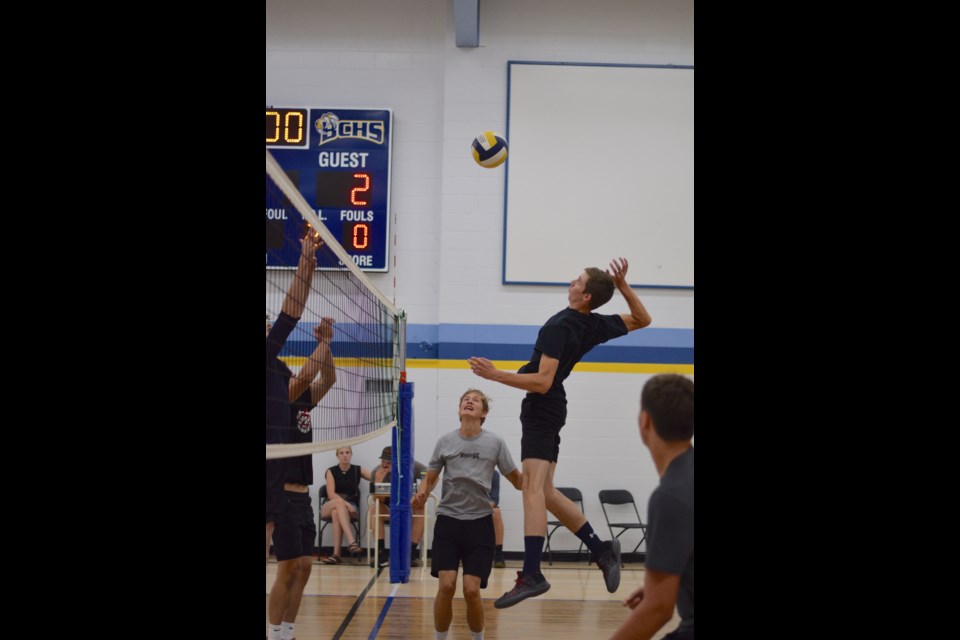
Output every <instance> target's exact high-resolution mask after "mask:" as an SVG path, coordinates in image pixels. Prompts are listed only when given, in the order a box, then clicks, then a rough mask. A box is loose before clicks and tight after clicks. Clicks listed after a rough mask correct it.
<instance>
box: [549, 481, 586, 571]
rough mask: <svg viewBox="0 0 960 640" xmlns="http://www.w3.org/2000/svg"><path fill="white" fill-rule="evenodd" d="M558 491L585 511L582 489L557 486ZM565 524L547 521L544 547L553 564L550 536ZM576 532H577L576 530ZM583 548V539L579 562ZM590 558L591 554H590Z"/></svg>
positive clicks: (581, 510) (578, 554)
mask: <svg viewBox="0 0 960 640" xmlns="http://www.w3.org/2000/svg"><path fill="white" fill-rule="evenodd" d="M557 491H559V492H560V493H562V494H563V495H565V496H567V498H568V499H570V500H572V501H573V502H579V503H580V512H581V513H582V512H583V494H582V493H580V489H574V488H573V487H557ZM562 526H563V523H562V522H560V521H559V520H551V521H550V522H548V523H547V527H548V528H549V531H548V532H547V542H546V547H544V553H546V554H547V562H548V563H549V564H551V565H552V564H553V549H551V548H550V538H551V537H553V534H554V532H556V530H557V529H559V528H560V527H562ZM574 533H576V532H574ZM582 549H583V541H581V542H580V546H579V547H578V548H577V562H580V551H581V550H582ZM588 559H589V556H588Z"/></svg>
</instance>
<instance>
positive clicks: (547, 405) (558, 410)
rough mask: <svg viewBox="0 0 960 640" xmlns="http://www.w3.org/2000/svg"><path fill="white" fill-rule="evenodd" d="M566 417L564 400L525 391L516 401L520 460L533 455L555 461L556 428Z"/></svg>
mask: <svg viewBox="0 0 960 640" xmlns="http://www.w3.org/2000/svg"><path fill="white" fill-rule="evenodd" d="M566 421H567V401H566V400H562V401H557V400H553V399H547V398H546V397H544V396H542V395H539V394H537V395H527V396H526V397H524V399H523V401H522V402H521V403H520V425H521V426H522V427H523V429H522V432H521V433H522V435H521V436H520V460H521V462H522V461H523V460H526V459H527V458H536V459H537V460H546V461H547V462H556V461H557V457H558V456H559V455H560V429H562V428H563V425H564V424H565V423H566Z"/></svg>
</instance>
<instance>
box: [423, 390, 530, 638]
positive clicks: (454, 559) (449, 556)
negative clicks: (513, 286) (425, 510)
mask: <svg viewBox="0 0 960 640" xmlns="http://www.w3.org/2000/svg"><path fill="white" fill-rule="evenodd" d="M489 410H490V402H489V400H488V399H487V397H486V396H485V395H484V394H483V392H481V391H478V390H477V389H469V390H467V391H466V392H465V393H464V394H463V395H462V396H461V397H460V408H459V411H458V414H459V416H460V428H459V429H458V430H456V431H453V432H451V433H448V434H446V435H443V436H441V437H440V439H439V440H438V441H437V446H436V447H435V448H434V450H433V455H432V456H431V457H430V462H429V464H427V475H426V478H424V480H423V482H421V483H420V489H419V490H418V491H417V493H416V494H415V495H414V496H413V499H412V500H411V503H412V504H413V506H414V507H418V506H423V505H424V504H425V503H426V500H427V494H429V493H430V490H431V489H433V487H434V485H436V483H437V479H438V478H439V477H440V472H441V471H443V497H442V498H441V499H440V504H439V505H438V506H437V522H436V524H435V526H434V533H433V565H432V567H431V569H430V575H432V576H433V577H435V578H439V580H440V584H439V588H438V589H437V597H436V600H435V602H434V607H433V625H434V629H435V636H436V640H446V637H447V632H448V630H449V629H450V623H451V621H452V620H453V595H454V593H455V592H456V589H457V571H458V570H459V568H460V563H461V561H462V562H463V597H464V600H466V604H467V626H469V627H470V631H471V633H472V636H473V640H482V639H483V602H482V600H481V598H480V590H481V589H483V588H485V587H486V586H487V578H488V577H489V576H490V570H491V565H492V564H493V554H494V548H495V546H496V539H495V537H494V530H493V510H492V509H491V507H490V487H491V485H492V483H493V472H494V469H495V468H499V469H500V473H501V475H503V477H504V478H506V479H507V480H509V481H510V483H511V484H513V486H514V487H516V489H517V490H520V486H521V481H522V479H523V474H522V472H521V471H520V469H518V468H517V465H516V463H514V461H513V457H512V456H511V455H510V450H509V449H507V445H506V443H504V441H503V439H502V438H501V437H500V436H498V435H497V434H495V433H492V432H490V431H484V430H483V429H482V428H481V425H482V424H483V422H484V421H485V420H486V416H487V412H489Z"/></svg>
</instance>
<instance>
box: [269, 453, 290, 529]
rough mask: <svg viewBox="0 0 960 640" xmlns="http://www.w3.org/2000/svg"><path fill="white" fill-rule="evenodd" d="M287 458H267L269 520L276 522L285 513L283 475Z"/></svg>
mask: <svg viewBox="0 0 960 640" xmlns="http://www.w3.org/2000/svg"><path fill="white" fill-rule="evenodd" d="M286 471H287V466H286V459H285V458H280V459H276V460H267V522H276V521H277V520H278V519H279V518H280V514H281V513H283V476H284V475H285V474H286Z"/></svg>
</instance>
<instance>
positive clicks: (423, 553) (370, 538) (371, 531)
mask: <svg viewBox="0 0 960 640" xmlns="http://www.w3.org/2000/svg"><path fill="white" fill-rule="evenodd" d="M414 493H416V490H414ZM388 497H390V494H389V493H371V494H370V495H368V496H367V506H368V507H369V506H370V505H372V504H373V503H376V506H375V507H374V509H373V517H374V518H389V517H390V511H389V510H387V512H386V513H384V514H383V515H381V514H380V502H381V501H380V500H376V499H375V498H388ZM411 497H412V496H411ZM431 500H433V512H434V514H436V512H437V496H435V495H433V493H429V494H427V503H426V504H425V505H423V515H422V516H421V515H419V514H416V513H414V514H411V515H412V516H413V517H414V518H425V521H424V523H423V544H421V545H420V569H421V570H423V569H426V567H427V546H428V544H429V540H430V533H431V532H430V518H432V517H434V516H431V515H430V506H429V505H430V501H431ZM411 508H412V507H411ZM384 537H386V536H384ZM376 539H377V529H376V528H375V527H374V525H373V523H371V522H370V519H369V518H368V519H367V564H370V553H371V548H372V552H373V567H374V569H376V568H378V567H379V566H380V547H379V546H378V545H375V544H374V543H375V541H376Z"/></svg>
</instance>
